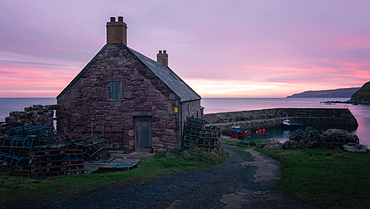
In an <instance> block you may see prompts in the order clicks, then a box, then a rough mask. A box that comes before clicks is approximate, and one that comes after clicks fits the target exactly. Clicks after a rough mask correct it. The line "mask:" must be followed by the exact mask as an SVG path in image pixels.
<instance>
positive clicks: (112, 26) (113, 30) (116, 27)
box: [107, 16, 127, 45]
mask: <svg viewBox="0 0 370 209" xmlns="http://www.w3.org/2000/svg"><path fill="white" fill-rule="evenodd" d="M107 44H125V45H127V25H126V23H125V22H123V17H121V16H119V17H118V21H117V22H116V18H115V17H111V18H110V22H107Z"/></svg>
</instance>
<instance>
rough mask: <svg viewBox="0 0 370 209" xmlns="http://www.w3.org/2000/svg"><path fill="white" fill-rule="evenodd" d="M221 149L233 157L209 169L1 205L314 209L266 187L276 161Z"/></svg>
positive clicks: (277, 168) (272, 178)
mask: <svg viewBox="0 0 370 209" xmlns="http://www.w3.org/2000/svg"><path fill="white" fill-rule="evenodd" d="M224 148H226V149H225V150H226V151H228V152H229V153H230V154H231V158H230V159H228V160H227V161H226V162H225V163H223V164H220V165H218V166H215V167H213V168H211V169H207V170H203V171H199V172H192V173H181V174H178V175H173V176H170V177H162V178H157V179H155V180H153V181H152V182H150V183H135V185H132V184H128V185H117V186H114V187H109V188H107V189H103V190H92V191H89V192H88V194H87V195H86V196H83V197H80V198H78V199H71V198H68V197H65V196H60V195H58V196H57V195H54V196H50V197H48V198H44V199H37V200H30V201H25V202H22V203H21V204H13V205H8V206H6V207H5V208H28V209H32V208H37V209H39V208H73V209H77V208H81V209H85V208H125V209H126V208H127V209H134V208H169V209H172V208H174V209H175V208H186V209H190V208H197V209H198V208H225V209H228V208H230V209H234V208H314V207H313V205H310V204H308V203H304V202H301V201H298V200H295V199H292V198H288V197H286V196H282V195H277V194H274V193H272V192H270V191H269V187H270V186H271V185H272V184H273V183H275V182H276V181H277V180H278V179H279V171H280V162H279V161H277V160H275V159H273V158H270V157H267V156H265V155H263V154H261V153H258V152H256V151H254V150H252V149H249V150H248V152H249V153H251V154H252V156H253V158H254V161H246V160H245V159H243V158H242V157H241V156H240V155H239V154H237V153H235V152H232V150H242V151H245V149H242V148H238V147H231V146H226V145H225V146H224Z"/></svg>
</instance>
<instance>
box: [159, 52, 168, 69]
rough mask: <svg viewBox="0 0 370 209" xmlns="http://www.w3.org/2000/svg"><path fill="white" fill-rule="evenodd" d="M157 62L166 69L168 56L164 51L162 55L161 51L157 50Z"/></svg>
mask: <svg viewBox="0 0 370 209" xmlns="http://www.w3.org/2000/svg"><path fill="white" fill-rule="evenodd" d="M157 62H159V63H161V64H162V65H164V66H167V67H168V54H167V53H166V50H163V53H162V50H159V53H158V54H157Z"/></svg>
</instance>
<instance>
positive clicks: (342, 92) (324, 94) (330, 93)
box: [286, 87, 361, 98]
mask: <svg viewBox="0 0 370 209" xmlns="http://www.w3.org/2000/svg"><path fill="white" fill-rule="evenodd" d="M360 88H361V87H353V88H340V89H331V90H320V91H305V92H302V93H297V94H293V95H290V96H287V97H286V98H351V97H352V95H353V94H354V93H355V92H356V91H358V90H359V89H360Z"/></svg>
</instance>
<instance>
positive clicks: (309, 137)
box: [282, 127, 359, 149]
mask: <svg viewBox="0 0 370 209" xmlns="http://www.w3.org/2000/svg"><path fill="white" fill-rule="evenodd" d="M347 143H355V144H358V143H359V139H358V136H357V135H355V134H350V133H349V132H348V131H346V130H342V129H328V130H326V131H325V132H324V131H317V130H315V129H314V128H312V127H307V129H306V130H305V131H302V130H301V129H299V130H297V131H296V132H294V133H293V134H292V135H291V136H290V137H289V140H288V141H286V142H284V144H283V146H282V148H283V149H306V148H310V149H314V148H328V149H333V148H335V147H337V146H342V145H344V144H347Z"/></svg>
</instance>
